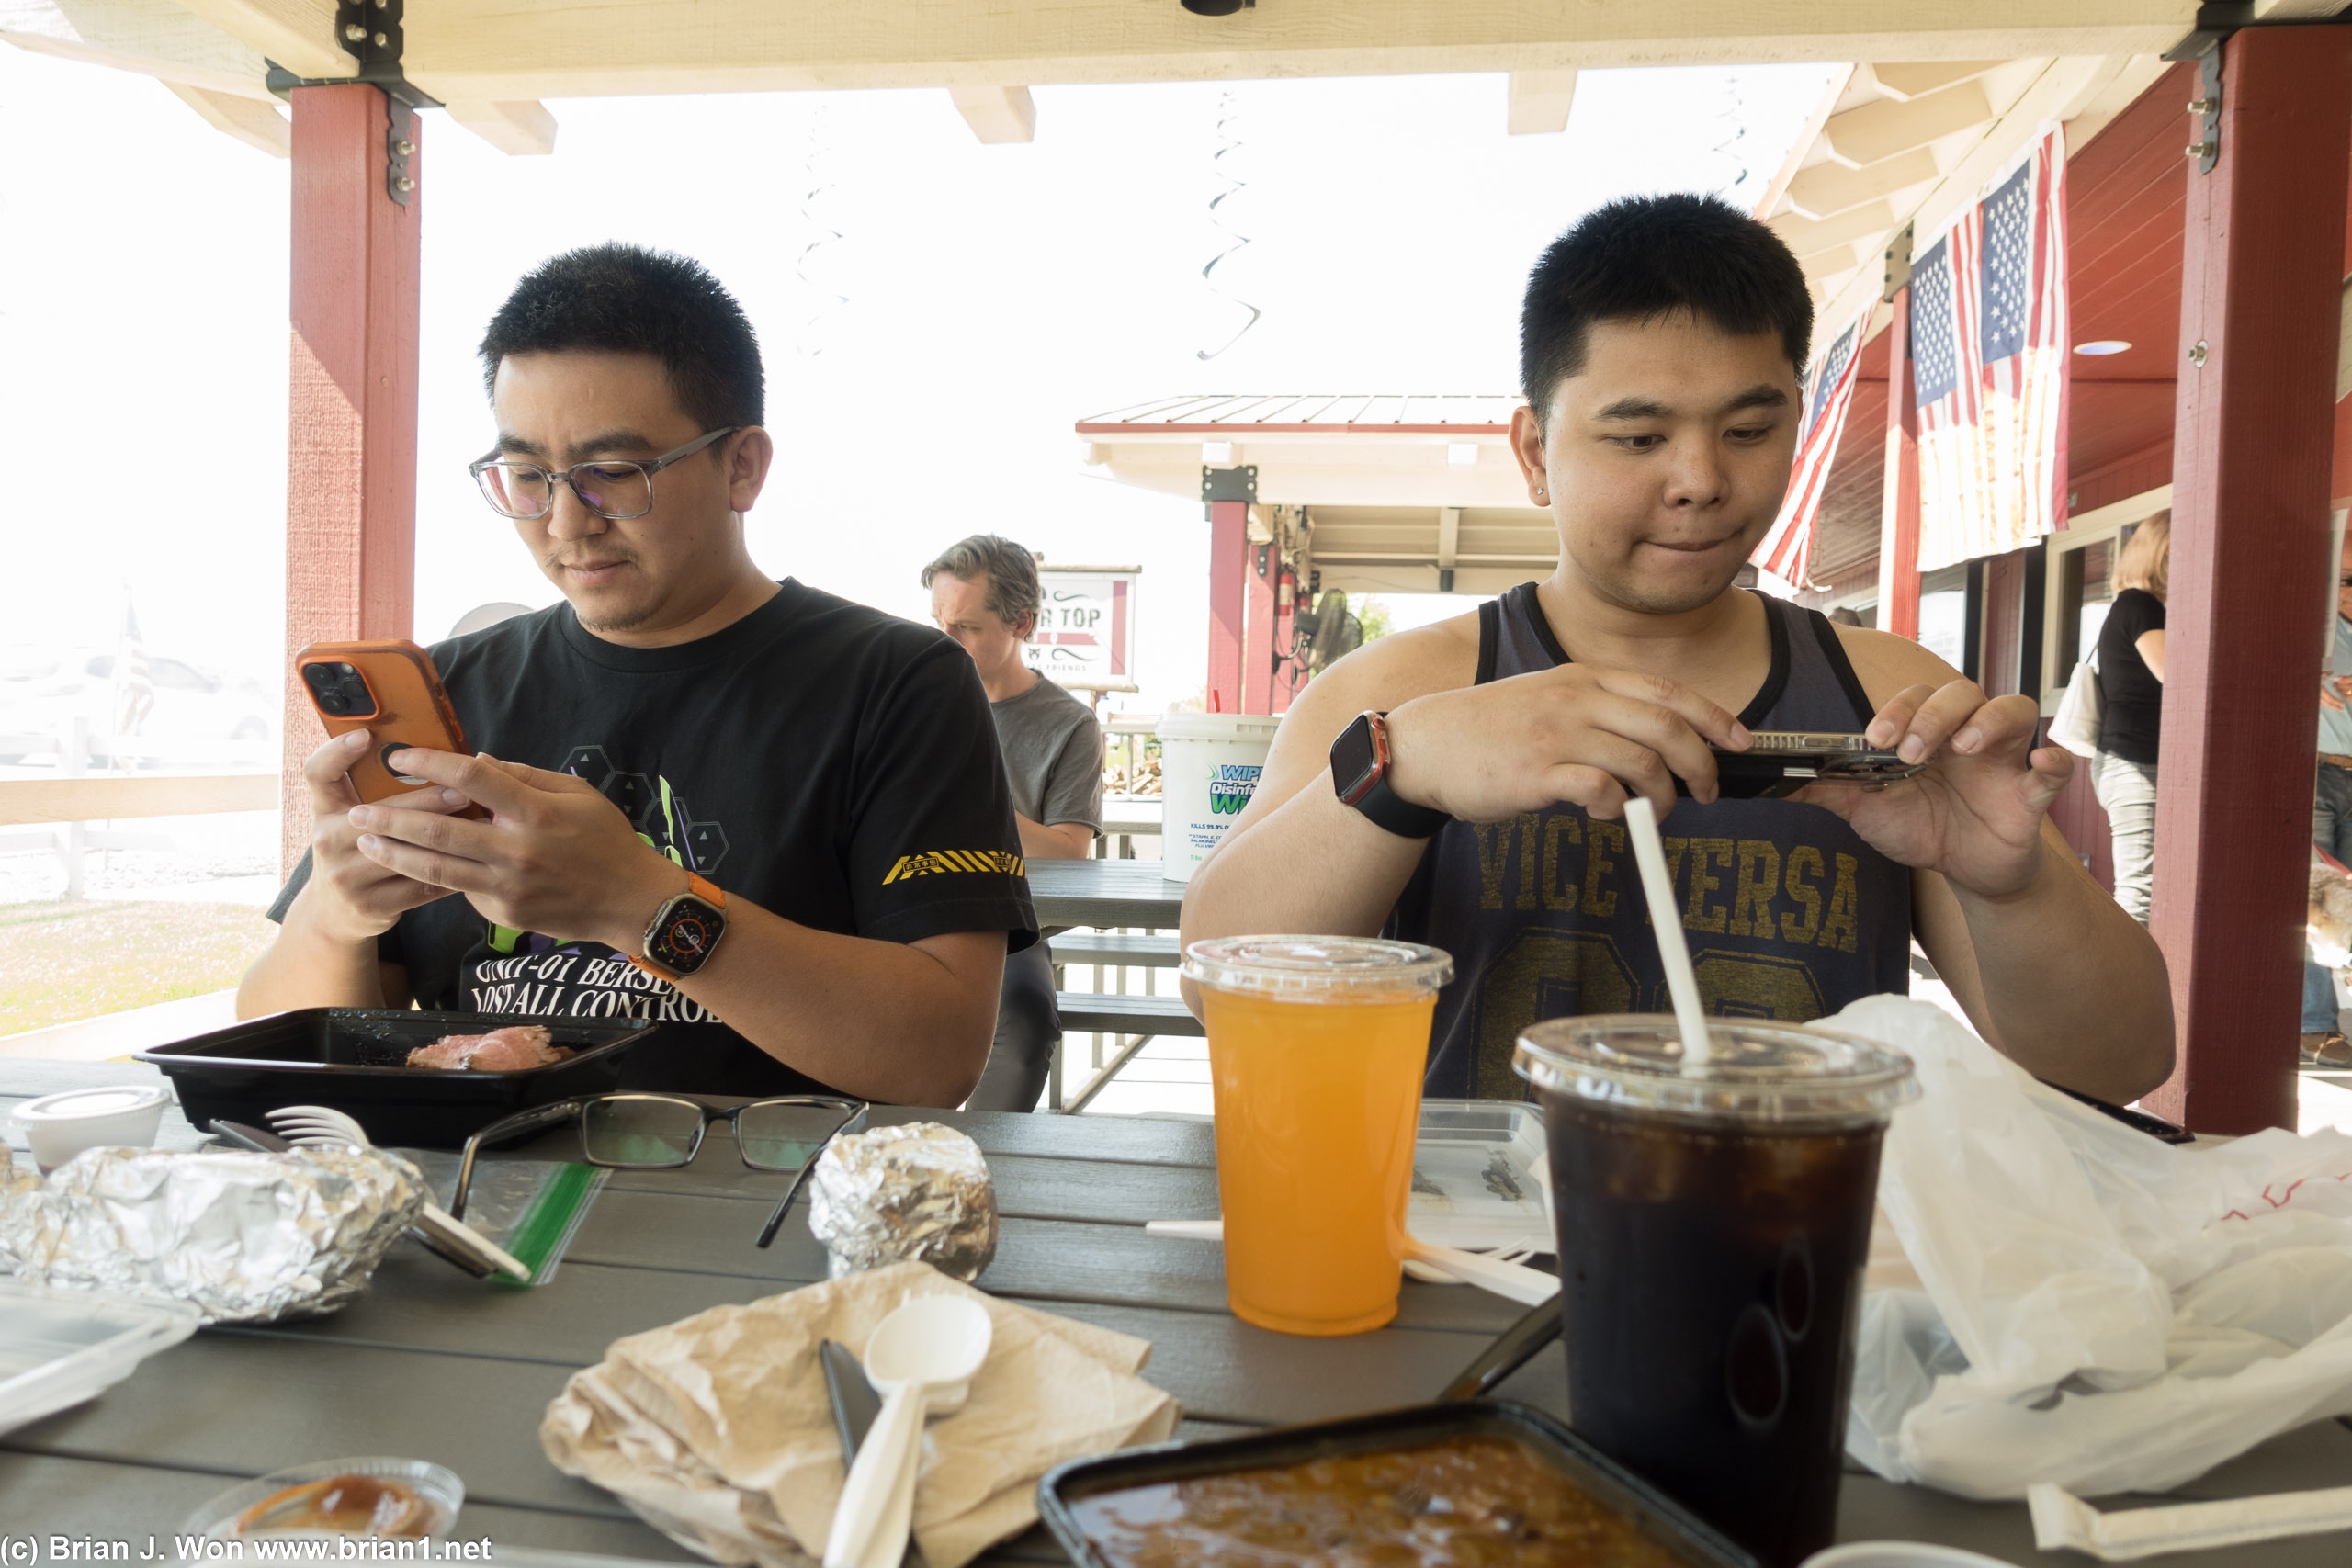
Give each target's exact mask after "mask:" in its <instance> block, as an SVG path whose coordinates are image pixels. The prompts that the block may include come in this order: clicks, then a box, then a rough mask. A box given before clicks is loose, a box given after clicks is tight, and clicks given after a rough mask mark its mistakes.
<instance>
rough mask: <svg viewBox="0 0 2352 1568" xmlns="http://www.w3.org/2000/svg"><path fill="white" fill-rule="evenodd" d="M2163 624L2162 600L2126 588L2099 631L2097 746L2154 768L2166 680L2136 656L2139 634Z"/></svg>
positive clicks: (2163, 607) (2162, 714)
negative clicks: (2100, 706)
mask: <svg viewBox="0 0 2352 1568" xmlns="http://www.w3.org/2000/svg"><path fill="white" fill-rule="evenodd" d="M2164 624H2165V602H2164V601H2163V600H2161V599H2159V598H2157V597H2156V596H2155V595H2154V594H2153V593H2151V592H2148V591H2147V590H2146V589H2144V588H2127V589H2125V590H2124V591H2123V592H2120V593H2118V594H2117V595H2116V596H2115V603H2114V604H2112V605H2110V606H2109V608H2108V612H2107V621H2106V624H2105V625H2103V626H2100V627H2099V629H2098V688H2099V694H2100V695H2101V696H2102V697H2103V698H2105V699H2106V706H2105V707H2104V708H2103V709H2101V710H2100V713H2099V720H2098V749H2099V750H2102V751H2111V752H2113V753H2114V754H2115V755H2116V756H2119V757H2120V758H2122V759H2123V760H2124V761H2127V762H2144V763H2147V764H2150V765H2151V766H2153V765H2154V762H2155V760H2156V730H2157V728H2158V726H2159V724H2160V723H2161V722H2162V720H2163V718H2164V708H2165V683H2164V682H2162V681H2159V680H2157V679H2156V677H2155V674H2154V671H2151V670H2150V669H2149V668H2148V661H2147V660H2144V659H2143V658H2141V657H2140V649H2139V648H2138V646H2137V645H2138V643H2139V641H2140V634H2141V633H2142V632H2152V631H2156V630H2158V629H2160V628H2161V627H2162V626H2164Z"/></svg>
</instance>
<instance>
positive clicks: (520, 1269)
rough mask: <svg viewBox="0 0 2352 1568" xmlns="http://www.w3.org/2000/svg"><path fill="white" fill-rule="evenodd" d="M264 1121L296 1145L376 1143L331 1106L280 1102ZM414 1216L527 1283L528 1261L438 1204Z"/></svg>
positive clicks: (447, 1242)
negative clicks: (284, 1103) (282, 1103)
mask: <svg viewBox="0 0 2352 1568" xmlns="http://www.w3.org/2000/svg"><path fill="white" fill-rule="evenodd" d="M264 1120H266V1121H267V1122H268V1123H269V1124H270V1125H271V1126H272V1127H274V1128H276V1129H277V1134H278V1136H280V1137H282V1138H284V1139H285V1140H286V1141H287V1142H288V1143H289V1144H292V1145H294V1146H295V1147H297V1148H305V1147H308V1148H345V1147H356V1148H362V1149H372V1148H374V1147H375V1146H376V1145H375V1144H374V1143H373V1142H371V1141H370V1140H369V1138H368V1129H367V1128H365V1127H362V1126H361V1125H360V1124H359V1123H358V1122H356V1121H354V1120H353V1119H352V1118H350V1117H349V1116H346V1115H345V1114H344V1113H343V1112H342V1111H337V1110H335V1109H334V1107H333V1106H327V1105H281V1106H279V1107H278V1108H277V1110H275V1111H268V1112H266V1114H265V1117H264ZM417 1218H418V1221H419V1224H418V1228H419V1229H420V1230H423V1231H424V1232H425V1233H426V1234H428V1235H433V1236H435V1237H437V1238H438V1239H439V1240H440V1241H442V1242H443V1243H444V1244H445V1245H447V1246H451V1247H458V1248H461V1249H463V1250H465V1251H467V1252H470V1253H472V1254H473V1255H474V1256H476V1257H478V1258H482V1259H484V1260H485V1261H487V1262H489V1263H491V1264H492V1265H493V1266H494V1267H496V1268H497V1269H498V1270H499V1271H500V1272H501V1273H504V1274H512V1275H513V1276H515V1278H516V1279H517V1280H523V1281H524V1282H525V1283H526V1284H527V1283H529V1282H530V1278H531V1266H530V1265H529V1264H527V1263H526V1262H524V1261H523V1260H522V1259H521V1258H517V1257H515V1255H514V1254H513V1253H511V1252H508V1251H507V1250H505V1249H504V1248H503V1247H499V1246H498V1245H497V1244H496V1243H494V1242H492V1240H491V1239H490V1238H489V1237H488V1236H486V1235H482V1234H481V1232H480V1231H478V1230H476V1229H474V1228H473V1226H471V1225H469V1224H466V1222H465V1221H463V1220H461V1219H458V1218H457V1217H456V1216H455V1215H453V1214H451V1213H449V1211H447V1209H444V1208H443V1207H441V1205H439V1204H438V1203H433V1202H427V1203H426V1204H425V1205H424V1209H423V1211H422V1212H421V1213H419V1214H418V1216H417Z"/></svg>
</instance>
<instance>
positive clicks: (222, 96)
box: [164, 82, 294, 158]
mask: <svg viewBox="0 0 2352 1568" xmlns="http://www.w3.org/2000/svg"><path fill="white" fill-rule="evenodd" d="M164 87H165V88H167V89H169V91H170V92H171V95H172V96H174V97H175V98H177V99H179V101H180V102H182V103H184V104H186V105H187V107H190V108H192V109H194V110H195V111H196V112H197V113H198V114H199V115H201V116H203V117H204V122H205V123H206V124H207V125H209V126H210V127H212V129H213V130H219V131H225V132H226V133H227V134H229V135H231V136H233V137H235V138H236V139H237V140H238V141H242V142H243V143H244V144H245V145H246V146H248V147H253V148H257V149H258V150H260V151H261V152H266V153H268V154H269V155H270V156H271V157H273V158H290V157H292V156H293V155H294V127H293V125H292V124H291V123H290V122H289V121H288V119H287V118H286V117H285V116H284V115H282V114H280V113H278V112H277V105H276V104H274V103H266V104H259V103H255V102H254V100H253V99H251V98H242V97H237V96H233V95H232V94H229V93H216V92H214V91H212V90H211V89H210V88H209V87H191V86H189V85H187V84H186V83H184V82H165V83H164Z"/></svg>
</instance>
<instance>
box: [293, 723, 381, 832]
mask: <svg viewBox="0 0 2352 1568" xmlns="http://www.w3.org/2000/svg"><path fill="white" fill-rule="evenodd" d="M367 753H368V732H367V731H366V730H364V729H354V730H350V731H348V732H346V733H345V734H342V735H338V736H336V737H334V739H331V740H329V741H328V742H327V743H326V744H325V745H323V746H322V747H320V748H319V749H318V750H315V751H313V752H311V754H310V756H309V757H308V758H306V759H305V760H304V761H303V763H302V783H303V785H304V786H305V787H306V788H307V789H309V791H310V792H311V816H312V817H313V818H318V817H338V816H341V815H342V814H343V813H344V812H345V811H348V810H349V809H351V807H354V806H356V805H357V804H358V803H359V792H358V791H357V790H356V789H354V788H352V787H351V764H352V763H354V762H356V761H359V759H360V758H361V757H363V756H366V755H367Z"/></svg>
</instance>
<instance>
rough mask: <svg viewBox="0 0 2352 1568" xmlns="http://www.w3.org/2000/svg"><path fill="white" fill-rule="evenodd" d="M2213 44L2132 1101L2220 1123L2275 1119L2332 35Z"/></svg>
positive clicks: (2316, 640) (2316, 511)
mask: <svg viewBox="0 0 2352 1568" xmlns="http://www.w3.org/2000/svg"><path fill="white" fill-rule="evenodd" d="M2222 50H2223V51H2224V52H2223V57H2222V117H2221V151H2220V155H2219V158H2218V159H2217V161H2216V162H2215V164H2214V166H2213V168H2212V170H2211V173H2204V174H2200V173H2199V172H2198V170H2197V169H2196V168H2195V167H2194V166H2192V167H2191V168H2190V169H2189V171H2188V205H2187V209H2186V232H2185V237H2184V243H2183V254H2182V266H2181V298H2180V323H2181V324H2180V353H2181V355H2182V358H2181V363H2180V367H2179V393H2178V402H2177V405H2176V412H2175V415H2174V424H2173V453H2174V457H2173V501H2172V515H2173V533H2172V538H2173V550H2172V587H2171V594H2170V598H2169V601H2168V604H2167V606H2166V611H2167V613H2166V615H2165V622H2166V634H2165V713H2164V744H2163V747H2162V749H2161V753H2160V756H2159V760H2158V762H2157V778H2156V879H2155V880H2156V886H2155V908H2154V919H2152V921H2151V922H2150V923H2151V927H2152V929H2153V930H2154V932H2155V936H2156V940H2157V941H2158V942H2161V943H2162V944H2163V945H2164V949H2165V959H2166V961H2167V962H2168V963H2169V964H2170V965H2171V969H2172V994H2173V1011H2174V1016H2175V1019H2176V1020H2177V1029H2178V1040H2179V1049H2180V1059H2179V1066H2178V1067H2177V1070H2176V1071H2175V1072H2174V1074H2173V1077H2172V1079H2171V1081H2170V1082H2168V1083H2166V1084H2165V1086H2164V1088H2163V1089H2160V1090H2158V1091H2157V1092H2156V1093H2155V1094H2154V1095H2151V1096H2150V1097H2149V1100H2148V1103H2149V1104H2150V1105H2151V1106H2152V1107H2153V1108H2154V1109H2155V1111H2156V1112H2157V1113H2158V1114H2159V1115H2163V1116H2166V1117H2170V1118H2172V1119H2173V1120H2175V1121H2179V1122H2186V1123H2187V1124H2188V1126H2190V1127H2192V1128H2194V1129H2196V1130H2197V1131H2199V1132H2203V1133H2227V1134H2237V1133H2252V1132H2255V1131H2257V1130H2258V1129H2260V1128H2264V1127H2292V1126H2294V1125H2295V1035H2296V1027H2297V1020H2298V1018H2299V1016H2300V997H2301V958H2302V926H2303V919H2304V904H2305V892H2304V889H2305V885H2306V874H2305V868H2306V867H2307V866H2308V864H2309V863H2310V855H2311V843H2310V840H2311V830H2310V820H2311V812H2310V805H2311V790H2312V756H2311V753H2312V750H2313V739H2312V729H2313V723H2314V720H2315V717H2316V714H2317V698H2316V697H2315V696H2314V695H2313V690H2314V687H2313V682H2312V677H2313V675H2314V674H2315V673H2316V672H2317V671H2318V669H2319V664H2320V658H2321V651H2322V649H2323V647H2324V637H2325V635H2326V617H2325V615H2324V610H2325V600H2326V594H2325V588H2326V584H2327V581H2328V579H2329V576H2330V573H2331V571H2332V570H2333V567H2332V563H2331V562H2330V561H2329V560H2328V559H2327V544H2328V497H2329V494H2330V483H2329V480H2330V477H2331V476H2330V468H2331V458H2332V450H2331V449H2332V446H2333V444H2334V437H2335V355H2336V316H2337V295H2338V289H2339V287H2340V285H2341V282H2342V276H2341V274H2342V264H2343V260H2344V245H2343V236H2344V221H2345V210H2344V208H2345V182H2346V172H2347V171H2346V164H2347V157H2352V32H2347V30H2346V29H2345V28H2332V27H2330V28H2249V29H2246V30H2245V31H2242V32H2238V33H2235V34H2233V35H2232V36H2231V37H2230V39H2228V40H2227V41H2226V42H2225V43H2224V44H2223V45H2222ZM2182 123H2183V124H2184V125H2189V126H2194V125H2196V124H2199V123H2201V122H2199V121H2196V120H2191V119H2188V118H2184V119H2183V121H2182Z"/></svg>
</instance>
